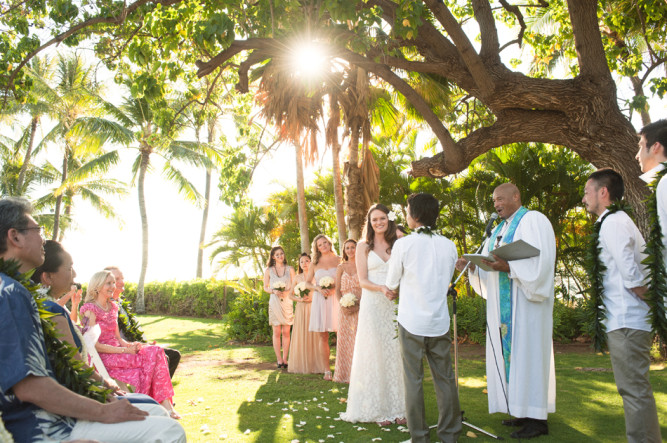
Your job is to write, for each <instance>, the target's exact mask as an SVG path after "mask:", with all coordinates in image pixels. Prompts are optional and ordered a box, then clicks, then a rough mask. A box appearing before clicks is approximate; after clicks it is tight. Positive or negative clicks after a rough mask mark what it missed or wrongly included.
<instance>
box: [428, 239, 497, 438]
mask: <svg viewBox="0 0 667 443" xmlns="http://www.w3.org/2000/svg"><path fill="white" fill-rule="evenodd" d="M490 227H491V226H489V228H487V230H486V232H485V233H484V234H485V235H484V238H483V239H482V244H481V245H479V248H477V251H475V254H479V253H480V252H481V251H482V248H483V247H484V242H485V241H486V239H488V238H489V237H491V230H490ZM469 267H470V261H468V263H466V265H465V267H464V268H463V270H462V271H461V273H460V274H459V276H458V277H456V279H455V280H454V281H453V282H452V283H450V284H449V288H448V289H447V295H451V296H452V326H453V329H454V379H455V381H456V393H457V394H458V393H459V343H458V331H457V328H456V299H457V296H458V293H457V292H456V289H454V288H455V287H456V284H457V283H458V282H459V280H461V277H463V275H464V274H465V272H466V271H467V270H468V268H469ZM459 398H460V396H459ZM459 402H460V400H459ZM464 413H465V411H463V410H461V423H463V424H464V425H466V426H468V427H469V428H472V429H474V430H476V431H478V432H481V433H482V434H485V435H487V436H489V437H491V438H494V439H496V440H504V438H502V437H500V436H498V435H495V434H492V433H490V432H488V431H485V430H484V429H482V428H479V427H477V426H475V425H473V424H471V423H468V421H467V420H466V417H465V416H464V415H463V414H464ZM436 426H437V425H433V426H431V427H430V428H435V427H436Z"/></svg>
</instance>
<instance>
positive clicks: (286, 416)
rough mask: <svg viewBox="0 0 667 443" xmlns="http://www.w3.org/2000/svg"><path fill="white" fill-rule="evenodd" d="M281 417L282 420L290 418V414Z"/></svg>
mask: <svg viewBox="0 0 667 443" xmlns="http://www.w3.org/2000/svg"><path fill="white" fill-rule="evenodd" d="M283 417H284V418H290V417H291V415H290V414H285V415H283Z"/></svg>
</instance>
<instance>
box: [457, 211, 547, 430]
mask: <svg viewBox="0 0 667 443" xmlns="http://www.w3.org/2000/svg"><path fill="white" fill-rule="evenodd" d="M516 240H524V241H525V242H527V243H529V244H531V245H533V246H535V247H536V248H538V249H539V250H540V254H539V255H538V256H537V257H532V258H527V259H523V260H514V261H510V262H509V266H510V273H509V277H510V281H511V282H512V328H513V330H512V347H511V349H512V351H511V354H512V355H511V357H510V358H511V360H510V375H509V388H508V387H507V386H506V385H507V383H506V377H505V366H504V361H503V355H502V344H501V340H500V308H499V300H498V297H499V293H498V286H499V282H498V272H486V271H483V270H482V269H480V268H479V267H477V268H476V269H475V271H470V272H469V277H470V283H471V285H472V286H473V288H474V289H475V291H476V292H477V293H478V294H480V295H481V296H482V297H484V298H486V300H487V303H486V315H487V322H488V329H487V331H486V378H487V384H488V398H489V413H494V412H508V411H507V404H508V403H509V413H510V414H511V415H512V416H514V417H521V418H523V417H529V418H534V419H539V420H545V419H546V418H547V413H550V412H555V411H556V374H555V370H554V352H553V341H552V330H553V306H554V268H555V261H556V240H555V237H554V232H553V228H552V227H551V223H550V222H549V220H548V219H547V218H546V217H545V216H544V215H543V214H541V213H540V212H537V211H529V212H527V213H526V214H525V215H524V216H523V218H522V219H521V221H520V222H519V224H518V226H517V228H516V231H515V234H514V241H516ZM488 243H489V241H487V244H486V245H485V247H484V252H489V251H488V249H489V244H488ZM503 244H504V242H501V243H500V245H499V246H502V245H503ZM494 354H495V355H494ZM499 374H502V377H500V376H499ZM505 393H506V395H507V398H506V397H505Z"/></svg>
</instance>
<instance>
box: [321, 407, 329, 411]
mask: <svg viewBox="0 0 667 443" xmlns="http://www.w3.org/2000/svg"><path fill="white" fill-rule="evenodd" d="M321 408H322V409H323V410H324V412H329V408H325V407H324V406H321Z"/></svg>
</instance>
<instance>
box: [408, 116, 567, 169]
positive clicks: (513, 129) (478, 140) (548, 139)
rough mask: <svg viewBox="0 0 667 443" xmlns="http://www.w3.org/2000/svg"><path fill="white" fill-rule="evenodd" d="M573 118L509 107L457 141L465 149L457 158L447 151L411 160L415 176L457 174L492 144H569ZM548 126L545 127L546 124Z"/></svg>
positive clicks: (460, 149) (459, 146)
mask: <svg viewBox="0 0 667 443" xmlns="http://www.w3.org/2000/svg"><path fill="white" fill-rule="evenodd" d="M570 123H571V122H570V121H569V119H568V117H567V116H566V115H565V114H564V113H560V112H552V111H524V110H518V109H517V110H508V111H505V112H503V113H502V114H501V115H500V116H498V120H497V121H496V122H495V123H494V124H493V125H491V126H485V127H482V128H479V129H477V130H475V131H473V132H472V133H470V135H468V136H467V137H465V138H463V139H461V140H459V141H458V143H456V149H457V150H458V151H459V152H461V153H462V155H461V159H460V162H454V161H452V159H450V158H448V157H447V155H446V153H444V152H443V153H438V154H436V155H435V156H433V157H427V158H423V159H420V160H417V161H414V162H412V171H411V174H412V175H413V176H415V177H444V176H446V175H449V174H456V173H458V172H461V171H462V170H464V169H465V168H467V167H468V165H469V164H470V162H471V161H472V160H474V159H475V158H477V157H478V156H480V155H482V154H484V153H486V152H488V151H489V150H491V149H493V148H497V147H499V146H503V145H507V144H510V143H518V142H543V143H552V144H562V145H567V144H568V143H570V142H572V138H573V137H572V136H571V135H570ZM547 127H548V128H549V131H545V130H544V128H547Z"/></svg>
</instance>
